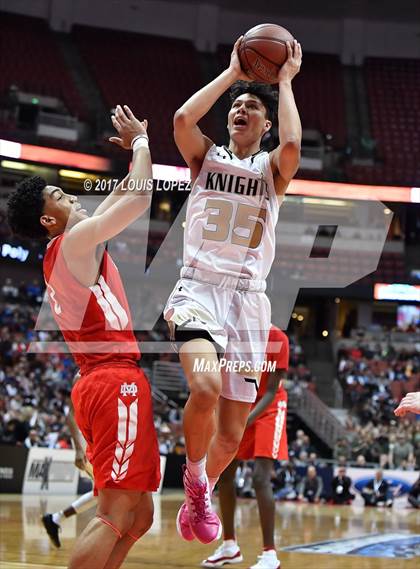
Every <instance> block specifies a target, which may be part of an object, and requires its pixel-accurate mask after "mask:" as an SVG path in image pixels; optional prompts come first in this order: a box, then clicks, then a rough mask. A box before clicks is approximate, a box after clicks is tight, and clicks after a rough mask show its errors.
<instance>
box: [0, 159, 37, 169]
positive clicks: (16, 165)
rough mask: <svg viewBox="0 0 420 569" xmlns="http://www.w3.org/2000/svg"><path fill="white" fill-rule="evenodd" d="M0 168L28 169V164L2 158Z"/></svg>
mask: <svg viewBox="0 0 420 569" xmlns="http://www.w3.org/2000/svg"><path fill="white" fill-rule="evenodd" d="M0 166H1V167H2V168H7V169H8V170H29V169H30V168H28V166H29V164H25V162H13V161H12V160H2V161H1V162H0Z"/></svg>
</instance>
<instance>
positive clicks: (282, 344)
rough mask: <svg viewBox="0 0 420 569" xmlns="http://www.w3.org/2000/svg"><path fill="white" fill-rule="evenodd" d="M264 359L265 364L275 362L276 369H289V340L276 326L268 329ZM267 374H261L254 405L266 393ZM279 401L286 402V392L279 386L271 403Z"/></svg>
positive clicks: (265, 372) (267, 372) (266, 372)
mask: <svg viewBox="0 0 420 569" xmlns="http://www.w3.org/2000/svg"><path fill="white" fill-rule="evenodd" d="M276 344H277V345H276ZM265 359H266V361H267V362H276V369H285V370H288V369H289V338H288V337H287V336H286V334H285V333H284V332H282V331H281V330H280V328H277V326H271V328H270V333H269V335H268V347H267V353H266V358H265ZM269 374H270V372H269V371H264V372H263V373H262V374H261V379H260V386H259V388H258V393H257V399H256V401H255V403H257V402H258V401H259V400H260V399H261V398H262V396H263V395H264V393H265V392H266V391H267V379H268V376H269ZM279 399H282V400H284V401H287V392H286V390H285V389H284V387H283V386H282V385H279V388H278V390H277V393H276V396H275V398H274V401H273V403H275V402H276V401H278V400H279ZM255 403H254V405H255Z"/></svg>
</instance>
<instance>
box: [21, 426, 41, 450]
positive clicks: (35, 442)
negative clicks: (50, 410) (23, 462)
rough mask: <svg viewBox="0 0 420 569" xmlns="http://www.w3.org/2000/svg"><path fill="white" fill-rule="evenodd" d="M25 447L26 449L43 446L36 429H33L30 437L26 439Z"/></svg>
mask: <svg viewBox="0 0 420 569" xmlns="http://www.w3.org/2000/svg"><path fill="white" fill-rule="evenodd" d="M24 445H25V447H26V448H32V447H40V446H43V445H42V444H41V439H40V436H39V435H38V432H37V430H36V429H31V430H30V431H29V435H28V436H27V437H26V439H25V442H24Z"/></svg>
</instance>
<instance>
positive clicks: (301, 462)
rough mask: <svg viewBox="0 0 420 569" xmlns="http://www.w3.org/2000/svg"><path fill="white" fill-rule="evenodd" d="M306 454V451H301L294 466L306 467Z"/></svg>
mask: <svg viewBox="0 0 420 569" xmlns="http://www.w3.org/2000/svg"><path fill="white" fill-rule="evenodd" d="M308 459H309V456H308V453H307V452H306V450H302V451H300V453H299V456H298V458H297V460H296V466H307V465H308Z"/></svg>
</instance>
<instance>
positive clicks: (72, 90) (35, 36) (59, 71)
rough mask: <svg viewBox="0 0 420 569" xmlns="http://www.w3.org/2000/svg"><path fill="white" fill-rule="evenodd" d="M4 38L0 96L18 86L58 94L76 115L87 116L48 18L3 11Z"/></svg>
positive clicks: (1, 30) (0, 21) (0, 20)
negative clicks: (46, 19) (17, 14)
mask: <svg viewBox="0 0 420 569" xmlns="http://www.w3.org/2000/svg"><path fill="white" fill-rule="evenodd" d="M0 37H1V73H0V95H4V94H5V93H6V92H7V90H8V89H9V87H10V85H17V86H18V87H19V88H20V89H22V90H25V91H27V92H32V93H36V94H39V95H48V96H51V97H58V98H59V99H61V100H62V101H63V102H64V104H65V105H66V107H67V108H68V110H69V112H70V113H71V114H72V115H74V116H76V117H80V118H81V119H86V109H85V108H84V105H83V102H82V100H81V98H80V95H79V93H78V91H77V89H76V87H75V85H74V82H73V81H72V79H71V76H70V74H69V72H68V70H67V68H66V65H65V62H64V59H63V58H62V57H61V55H60V52H59V51H58V48H57V44H56V42H55V39H54V35H53V33H52V32H51V31H50V29H49V27H48V24H47V22H46V21H45V20H42V19H39V18H31V17H26V16H15V15H14V14H6V13H3V12H2V13H1V15H0ZM17 40H18V41H17ZM2 126H3V128H4V126H7V125H2Z"/></svg>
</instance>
